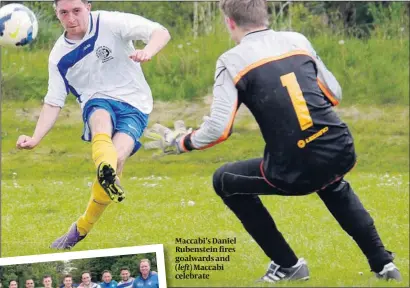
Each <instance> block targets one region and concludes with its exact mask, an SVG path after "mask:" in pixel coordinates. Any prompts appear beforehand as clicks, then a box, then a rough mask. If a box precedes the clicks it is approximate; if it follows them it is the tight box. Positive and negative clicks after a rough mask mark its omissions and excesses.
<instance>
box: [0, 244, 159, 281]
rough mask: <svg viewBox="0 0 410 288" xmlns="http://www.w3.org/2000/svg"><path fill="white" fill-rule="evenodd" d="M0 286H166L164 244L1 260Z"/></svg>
mask: <svg viewBox="0 0 410 288" xmlns="http://www.w3.org/2000/svg"><path fill="white" fill-rule="evenodd" d="M0 281H1V282H0V285H1V287H11V288H35V287H44V288H73V287H80V288H116V287H118V288H132V287H135V288H137V287H139V288H140V287H144V288H165V287H167V285H166V278H165V265H164V253H163V246H162V245H161V244H158V245H149V246H135V247H124V248H114V249H102V250H91V251H82V252H67V253H59V254H43V255H32V256H23V257H12V258H2V259H0Z"/></svg>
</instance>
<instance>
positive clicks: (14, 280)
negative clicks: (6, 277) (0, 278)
mask: <svg viewBox="0 0 410 288" xmlns="http://www.w3.org/2000/svg"><path fill="white" fill-rule="evenodd" d="M13 281H14V282H16V283H17V285H18V284H19V282H17V280H15V279H11V280H10V281H9V286H10V285H11V282H13Z"/></svg>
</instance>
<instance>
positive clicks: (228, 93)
mask: <svg viewBox="0 0 410 288" xmlns="http://www.w3.org/2000/svg"><path fill="white" fill-rule="evenodd" d="M239 105H240V104H239V103H238V91H237V89H236V87H235V85H234V83H233V79H232V77H231V76H230V74H229V72H228V70H227V69H226V68H225V67H224V65H223V64H222V62H221V61H220V60H219V61H218V64H217V69H216V73H215V84H214V89H213V102H212V105H211V114H210V117H209V118H207V119H206V120H205V122H204V123H203V124H202V125H201V126H200V128H199V129H197V130H195V131H193V132H192V133H189V134H187V135H185V136H183V137H181V139H178V142H177V145H178V148H179V150H180V151H181V152H186V151H191V150H194V149H199V150H202V149H206V148H208V147H211V146H214V145H215V144H218V143H220V142H222V141H225V140H226V139H227V138H228V137H229V136H230V135H231V132H232V125H233V122H234V118H235V115H236V112H237V110H238V108H239Z"/></svg>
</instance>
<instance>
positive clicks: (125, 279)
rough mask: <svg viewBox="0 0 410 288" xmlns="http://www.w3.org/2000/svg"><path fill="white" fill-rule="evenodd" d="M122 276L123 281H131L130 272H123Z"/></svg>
mask: <svg viewBox="0 0 410 288" xmlns="http://www.w3.org/2000/svg"><path fill="white" fill-rule="evenodd" d="M120 276H121V280H122V281H128V279H130V271H128V270H122V271H121V274H120Z"/></svg>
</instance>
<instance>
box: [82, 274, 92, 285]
mask: <svg viewBox="0 0 410 288" xmlns="http://www.w3.org/2000/svg"><path fill="white" fill-rule="evenodd" d="M81 281H83V284H84V285H90V283H91V276H90V274H88V273H84V274H83V275H82V276H81Z"/></svg>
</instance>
